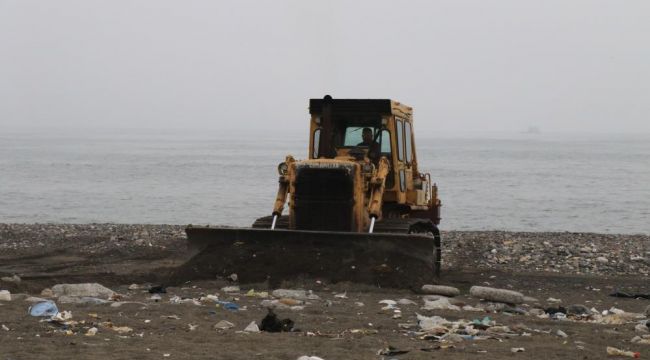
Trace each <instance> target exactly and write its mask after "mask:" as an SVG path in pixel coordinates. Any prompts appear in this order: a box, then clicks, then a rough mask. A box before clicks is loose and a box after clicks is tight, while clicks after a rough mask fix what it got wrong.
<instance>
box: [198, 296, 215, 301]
mask: <svg viewBox="0 0 650 360" xmlns="http://www.w3.org/2000/svg"><path fill="white" fill-rule="evenodd" d="M208 300H209V301H213V302H218V301H219V297H218V296H216V295H206V296H202V297H201V298H200V299H199V301H208Z"/></svg>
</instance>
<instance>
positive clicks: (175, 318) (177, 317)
mask: <svg viewBox="0 0 650 360" xmlns="http://www.w3.org/2000/svg"><path fill="white" fill-rule="evenodd" d="M161 318H165V319H170V320H180V319H181V318H180V317H179V316H178V315H163V316H161Z"/></svg>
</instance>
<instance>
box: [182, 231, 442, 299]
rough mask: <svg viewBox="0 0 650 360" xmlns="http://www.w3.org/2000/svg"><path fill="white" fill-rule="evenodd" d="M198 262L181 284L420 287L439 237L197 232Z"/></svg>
mask: <svg viewBox="0 0 650 360" xmlns="http://www.w3.org/2000/svg"><path fill="white" fill-rule="evenodd" d="M186 233H187V237H188V241H189V246H190V249H191V254H192V257H191V258H190V259H189V260H188V261H187V262H185V263H184V264H183V265H182V266H181V267H179V268H178V269H177V270H176V271H175V273H174V275H173V276H174V278H175V281H188V280H194V279H214V278H215V277H219V276H224V277H225V276H228V275H230V274H232V273H236V274H237V275H238V279H239V281H240V282H241V283H259V282H266V281H268V282H269V284H271V285H272V286H274V285H279V284H280V283H281V282H282V281H285V280H291V279H296V278H315V279H320V280H324V281H329V282H331V283H336V282H342V281H350V282H356V283H366V284H372V285H376V286H381V287H392V288H414V287H420V286H421V285H422V284H426V283H431V281H432V279H433V277H434V238H433V237H430V236H425V235H419V234H418V235H415V234H413V235H406V234H385V233H383V234H365V233H344V232H332V231H302V230H301V231H298V230H271V229H254V228H220V227H193V226H190V227H188V228H187V229H186Z"/></svg>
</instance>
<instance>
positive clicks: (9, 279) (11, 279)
mask: <svg viewBox="0 0 650 360" xmlns="http://www.w3.org/2000/svg"><path fill="white" fill-rule="evenodd" d="M0 280H2V281H4V282H9V283H14V284H20V281H21V279H20V276H18V275H14V276H4V277H2V278H0Z"/></svg>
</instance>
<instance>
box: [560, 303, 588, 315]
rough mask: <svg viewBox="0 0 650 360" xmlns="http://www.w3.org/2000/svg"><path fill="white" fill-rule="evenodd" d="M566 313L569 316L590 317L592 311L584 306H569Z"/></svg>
mask: <svg viewBox="0 0 650 360" xmlns="http://www.w3.org/2000/svg"><path fill="white" fill-rule="evenodd" d="M566 313H567V315H588V314H590V313H591V311H590V310H589V308H588V307H586V306H584V305H580V304H574V305H569V306H567V308H566Z"/></svg>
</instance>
